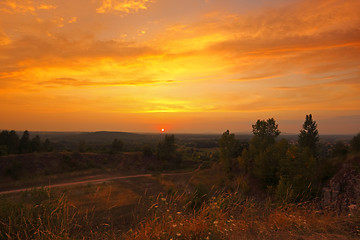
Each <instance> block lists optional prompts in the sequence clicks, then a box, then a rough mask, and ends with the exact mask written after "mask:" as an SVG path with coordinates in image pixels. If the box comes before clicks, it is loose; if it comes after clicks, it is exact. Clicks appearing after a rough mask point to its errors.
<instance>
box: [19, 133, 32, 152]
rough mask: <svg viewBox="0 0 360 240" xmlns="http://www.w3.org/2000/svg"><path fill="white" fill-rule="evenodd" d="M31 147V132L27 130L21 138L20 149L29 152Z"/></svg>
mask: <svg viewBox="0 0 360 240" xmlns="http://www.w3.org/2000/svg"><path fill="white" fill-rule="evenodd" d="M30 148H31V142H30V134H29V131H28V130H25V131H24V133H23V135H22V137H21V139H20V145H19V151H20V153H29V152H30Z"/></svg>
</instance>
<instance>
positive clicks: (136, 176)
mask: <svg viewBox="0 0 360 240" xmlns="http://www.w3.org/2000/svg"><path fill="white" fill-rule="evenodd" d="M199 169H200V167H198V168H197V169H196V170H194V171H191V172H179V173H161V174H160V175H162V176H174V175H185V174H191V173H194V172H197V171H199ZM152 175H153V174H137V175H129V176H118V177H107V178H98V179H88V180H82V181H75V182H67V183H58V184H52V185H43V186H34V187H30V188H21V189H14V190H8V191H2V192H0V195H1V194H10V193H18V192H24V191H29V190H32V189H34V188H42V187H44V188H49V189H50V188H57V187H67V186H74V185H83V184H89V183H90V184H99V183H103V182H108V181H114V180H121V179H130V178H140V177H151V176H152Z"/></svg>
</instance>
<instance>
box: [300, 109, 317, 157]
mask: <svg viewBox="0 0 360 240" xmlns="http://www.w3.org/2000/svg"><path fill="white" fill-rule="evenodd" d="M318 142H319V132H318V130H317V124H316V121H314V120H313V118H312V115H311V114H309V115H306V118H305V122H304V124H303V129H301V130H300V134H299V140H298V143H299V147H300V148H302V149H305V148H308V149H309V150H310V152H311V153H312V155H313V156H317V154H318V152H317V151H318V146H317V145H318Z"/></svg>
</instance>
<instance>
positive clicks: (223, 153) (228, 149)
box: [219, 130, 240, 171]
mask: <svg viewBox="0 0 360 240" xmlns="http://www.w3.org/2000/svg"><path fill="white" fill-rule="evenodd" d="M219 146H220V161H221V162H222V163H223V167H224V169H225V170H226V171H231V170H232V169H233V168H234V165H235V163H236V162H237V161H236V157H237V156H238V155H239V151H240V144H239V141H238V140H237V139H235V134H233V133H230V132H229V130H227V131H226V132H224V133H223V135H222V136H221V138H220V140H219Z"/></svg>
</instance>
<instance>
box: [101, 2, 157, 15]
mask: <svg viewBox="0 0 360 240" xmlns="http://www.w3.org/2000/svg"><path fill="white" fill-rule="evenodd" d="M153 2H154V0H102V5H101V6H100V7H99V8H97V9H96V12H97V13H107V12H121V13H131V12H138V11H140V10H146V9H147V8H148V5H149V4H151V3H153Z"/></svg>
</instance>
